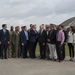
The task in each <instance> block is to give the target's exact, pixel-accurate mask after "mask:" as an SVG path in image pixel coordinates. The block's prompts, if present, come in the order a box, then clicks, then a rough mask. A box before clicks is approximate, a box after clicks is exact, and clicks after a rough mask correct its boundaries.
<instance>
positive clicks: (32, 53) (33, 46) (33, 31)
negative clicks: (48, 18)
mask: <svg viewBox="0 0 75 75" xmlns="http://www.w3.org/2000/svg"><path fill="white" fill-rule="evenodd" d="M37 38H38V33H37V30H36V25H33V27H32V29H31V30H30V39H29V42H30V57H31V58H35V57H36V56H35V50H36V45H37Z"/></svg>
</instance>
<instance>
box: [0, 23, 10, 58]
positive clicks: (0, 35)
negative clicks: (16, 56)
mask: <svg viewBox="0 0 75 75" xmlns="http://www.w3.org/2000/svg"><path fill="white" fill-rule="evenodd" d="M2 28H3V29H2V30H1V31H0V44H1V58H2V59H3V58H5V59H7V48H8V45H9V31H8V30H7V29H6V28H7V25H6V24H3V25H2Z"/></svg>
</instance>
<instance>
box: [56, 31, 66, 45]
mask: <svg viewBox="0 0 75 75" xmlns="http://www.w3.org/2000/svg"><path fill="white" fill-rule="evenodd" d="M64 40H65V36H64V32H63V31H62V30H60V31H59V32H57V35H56V41H60V42H61V44H63V43H64Z"/></svg>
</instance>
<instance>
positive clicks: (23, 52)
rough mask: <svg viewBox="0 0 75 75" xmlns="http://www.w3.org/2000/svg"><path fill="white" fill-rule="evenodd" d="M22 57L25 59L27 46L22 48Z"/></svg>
mask: <svg viewBox="0 0 75 75" xmlns="http://www.w3.org/2000/svg"><path fill="white" fill-rule="evenodd" d="M22 56H23V58H27V44H26V45H24V46H22Z"/></svg>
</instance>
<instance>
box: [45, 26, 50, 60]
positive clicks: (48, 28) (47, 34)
mask: <svg viewBox="0 0 75 75" xmlns="http://www.w3.org/2000/svg"><path fill="white" fill-rule="evenodd" d="M49 32H50V25H46V57H47V59H48V60H49V59H50V57H49V54H50V50H49V43H48V41H47V39H48V37H49Z"/></svg>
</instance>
